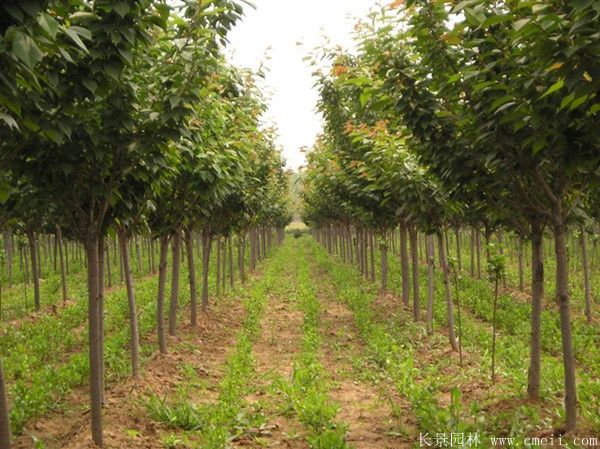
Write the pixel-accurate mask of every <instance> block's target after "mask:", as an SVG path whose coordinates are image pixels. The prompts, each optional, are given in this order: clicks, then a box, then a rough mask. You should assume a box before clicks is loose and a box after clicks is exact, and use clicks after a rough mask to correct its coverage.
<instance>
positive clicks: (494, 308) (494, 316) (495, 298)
mask: <svg viewBox="0 0 600 449" xmlns="http://www.w3.org/2000/svg"><path fill="white" fill-rule="evenodd" d="M498 282H499V279H498V278H496V279H494V306H493V311H492V382H493V381H494V380H496V313H497V310H498Z"/></svg>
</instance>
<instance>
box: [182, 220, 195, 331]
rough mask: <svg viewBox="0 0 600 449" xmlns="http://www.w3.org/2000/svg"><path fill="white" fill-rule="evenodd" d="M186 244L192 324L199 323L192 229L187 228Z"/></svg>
mask: <svg viewBox="0 0 600 449" xmlns="http://www.w3.org/2000/svg"><path fill="white" fill-rule="evenodd" d="M185 246H186V248H187V259H188V271H189V280H190V307H191V312H190V322H191V324H192V326H196V324H197V321H198V320H197V310H198V300H197V295H198V294H197V288H196V264H195V263H194V239H193V238H192V230H191V229H190V228H187V229H186V230H185Z"/></svg>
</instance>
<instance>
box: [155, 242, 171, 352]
mask: <svg viewBox="0 0 600 449" xmlns="http://www.w3.org/2000/svg"><path fill="white" fill-rule="evenodd" d="M168 253H169V236H167V235H163V236H161V237H160V256H159V257H160V259H159V262H158V298H157V301H156V324H157V326H156V329H157V333H158V347H159V349H160V352H161V354H166V353H167V339H166V337H165V284H166V283H167V258H168Z"/></svg>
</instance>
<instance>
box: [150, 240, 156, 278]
mask: <svg viewBox="0 0 600 449" xmlns="http://www.w3.org/2000/svg"><path fill="white" fill-rule="evenodd" d="M148 240H149V245H150V272H151V273H154V272H155V267H154V239H153V238H152V236H150V237H149V238H148Z"/></svg>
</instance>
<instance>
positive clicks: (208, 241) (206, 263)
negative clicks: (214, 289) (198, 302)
mask: <svg viewBox="0 0 600 449" xmlns="http://www.w3.org/2000/svg"><path fill="white" fill-rule="evenodd" d="M211 247H212V238H211V235H210V233H209V232H208V231H204V232H203V233H202V311H203V312H206V310H207V308H208V272H209V269H210V250H211Z"/></svg>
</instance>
